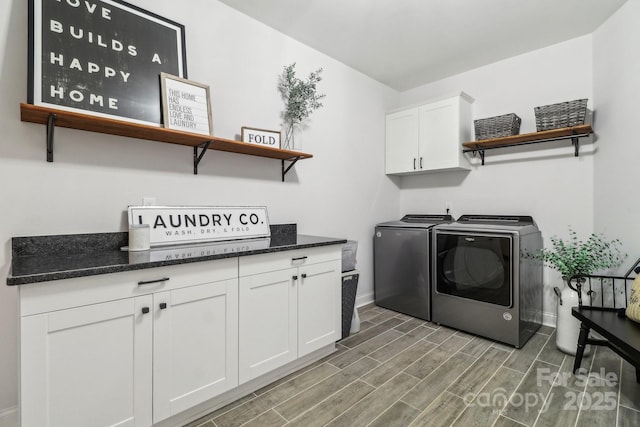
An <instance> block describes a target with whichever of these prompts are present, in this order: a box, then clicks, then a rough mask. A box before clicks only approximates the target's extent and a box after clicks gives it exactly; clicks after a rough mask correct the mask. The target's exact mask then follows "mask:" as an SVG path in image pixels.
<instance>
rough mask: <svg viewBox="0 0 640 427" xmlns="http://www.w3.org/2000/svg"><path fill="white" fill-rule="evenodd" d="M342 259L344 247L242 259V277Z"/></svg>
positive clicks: (240, 263) (240, 270) (261, 255)
mask: <svg viewBox="0 0 640 427" xmlns="http://www.w3.org/2000/svg"><path fill="white" fill-rule="evenodd" d="M337 259H342V245H330V246H321V247H315V248H308V249H299V250H295V251H286V252H274V253H270V254H260V255H251V256H245V257H240V260H239V272H240V277H244V276H251V275H254V274H261V273H266V272H269V271H278V270H285V269H287V268H292V267H294V268H295V267H300V266H302V265H306V264H316V263H319V262H325V261H334V260H337Z"/></svg>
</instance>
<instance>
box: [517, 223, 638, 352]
mask: <svg viewBox="0 0 640 427" xmlns="http://www.w3.org/2000/svg"><path fill="white" fill-rule="evenodd" d="M621 246H622V244H621V242H620V240H618V239H613V240H607V239H605V237H604V236H603V235H602V234H593V233H592V234H591V235H590V236H589V238H588V239H587V240H579V239H578V235H577V233H576V232H575V231H573V230H572V229H571V227H569V238H568V239H567V240H564V239H561V238H559V237H557V236H553V237H551V248H543V249H541V250H540V251H539V252H537V253H535V254H525V256H528V257H531V258H535V259H539V260H541V261H542V262H543V263H544V265H546V266H547V267H550V268H553V269H554V270H557V271H559V272H560V274H561V275H562V278H563V280H564V281H565V287H564V289H563V290H562V291H560V289H559V288H557V287H554V288H553V289H554V291H555V293H556V295H557V297H558V305H557V317H556V346H557V347H558V349H560V350H561V351H563V352H565V353H569V354H575V352H576V346H577V342H578V333H579V330H580V322H578V320H577V319H575V318H574V317H573V316H572V315H571V308H572V307H575V306H578V305H580V304H582V301H583V300H584V299H586V298H587V294H586V293H585V292H584V291H583V289H582V284H583V283H584V282H585V279H584V277H581V276H587V275H590V274H594V273H596V272H599V271H601V270H606V269H609V268H613V267H617V266H619V265H620V264H621V263H622V261H623V259H624V258H625V257H626V255H625V254H623V253H622V252H621V250H620V248H621ZM572 281H573V282H575V284H576V286H574V285H573V284H572ZM585 354H588V352H586V353H585Z"/></svg>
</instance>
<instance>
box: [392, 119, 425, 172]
mask: <svg viewBox="0 0 640 427" xmlns="http://www.w3.org/2000/svg"><path fill="white" fill-rule="evenodd" d="M418 123H419V121H418V109H417V108H411V109H408V110H403V111H399V112H397V113H391V114H388V115H387V120H386V143H385V149H386V166H385V167H386V173H387V174H394V173H407V172H414V171H416V170H417V168H418V167H419V163H420V162H419V159H418V137H419V133H418V129H419V125H418Z"/></svg>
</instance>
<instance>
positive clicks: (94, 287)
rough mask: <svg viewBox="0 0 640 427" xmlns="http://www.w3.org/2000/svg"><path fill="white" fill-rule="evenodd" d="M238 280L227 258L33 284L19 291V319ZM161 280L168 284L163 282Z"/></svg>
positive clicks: (232, 262)
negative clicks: (20, 317) (205, 284)
mask: <svg viewBox="0 0 640 427" xmlns="http://www.w3.org/2000/svg"><path fill="white" fill-rule="evenodd" d="M237 276H238V259H237V258H228V259H222V260H215V261H204V262H196V263H187V264H180V265H172V266H168V267H158V268H149V269H144V270H135V271H126V272H121V273H111V274H101V275H97V276H87V277H78V278H74V279H64V280H56V281H52V282H43V283H33V284H28V285H22V286H20V287H19V292H20V315H21V316H29V315H33V314H38V313H45V312H49V311H55V310H64V309H67V308H72V307H78V306H82V305H88V304H97V303H100V302H105V301H113V300H117V299H122V298H129V297H134V296H138V295H146V294H150V293H153V292H158V291H165V290H173V289H180V288H184V287H187V286H193V285H200V284H204V283H212V282H217V281H221V280H228V279H234V278H236V277H237ZM164 278H168V279H169V280H162V279H164Z"/></svg>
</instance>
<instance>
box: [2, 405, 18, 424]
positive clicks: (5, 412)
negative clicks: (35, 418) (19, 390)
mask: <svg viewBox="0 0 640 427" xmlns="http://www.w3.org/2000/svg"><path fill="white" fill-rule="evenodd" d="M0 427H18V407H17V406H13V407H11V408H6V409H2V410H0Z"/></svg>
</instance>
